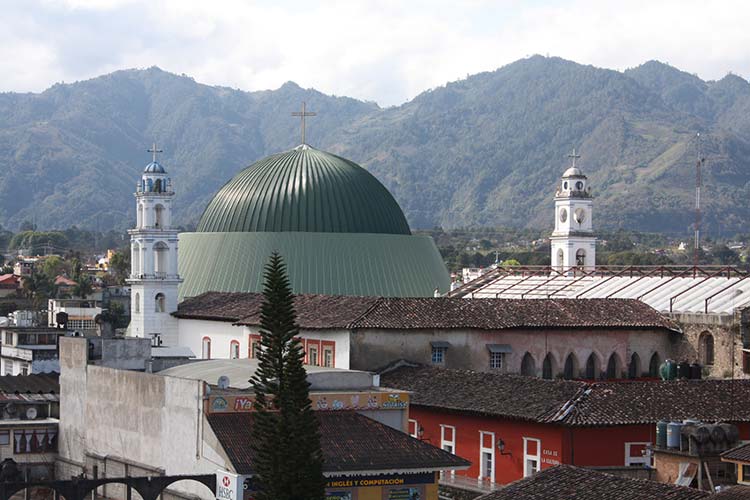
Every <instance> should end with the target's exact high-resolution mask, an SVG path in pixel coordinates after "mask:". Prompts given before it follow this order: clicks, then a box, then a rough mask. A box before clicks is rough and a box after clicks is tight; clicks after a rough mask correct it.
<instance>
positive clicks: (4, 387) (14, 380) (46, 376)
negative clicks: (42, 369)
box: [0, 373, 60, 394]
mask: <svg viewBox="0 0 750 500" xmlns="http://www.w3.org/2000/svg"><path fill="white" fill-rule="evenodd" d="M0 394H60V374H59V373H35V374H32V375H3V376H0Z"/></svg>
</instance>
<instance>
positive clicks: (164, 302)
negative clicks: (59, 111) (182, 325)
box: [128, 145, 182, 346]
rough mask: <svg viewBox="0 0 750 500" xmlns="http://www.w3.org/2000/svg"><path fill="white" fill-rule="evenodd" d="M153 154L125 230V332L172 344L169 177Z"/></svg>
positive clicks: (173, 237) (173, 254) (173, 256)
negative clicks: (127, 294)
mask: <svg viewBox="0 0 750 500" xmlns="http://www.w3.org/2000/svg"><path fill="white" fill-rule="evenodd" d="M152 152H153V155H154V156H153V160H152V162H151V163H149V164H148V165H146V168H145V170H144V171H143V175H142V176H141V180H140V182H139V183H138V186H137V188H136V193H135V199H136V213H137V218H136V227H135V229H131V230H130V231H128V233H129V234H130V278H129V279H128V283H129V284H130V288H131V308H130V327H129V333H128V334H129V335H131V336H133V337H145V338H149V339H150V338H155V339H156V340H155V341H154V342H155V343H156V344H160V343H163V344H164V345H169V346H173V345H177V321H176V320H175V319H174V318H173V317H172V316H170V314H169V313H171V312H173V311H176V310H177V286H178V285H179V284H180V283H181V282H182V279H181V278H180V275H179V273H178V272H177V229H176V228H173V227H172V198H174V191H173V190H172V180H171V179H170V178H169V176H168V175H167V171H166V169H165V168H164V167H163V166H162V165H161V164H160V163H158V162H157V161H156V153H157V152H158V151H157V149H156V145H154V146H153V149H152Z"/></svg>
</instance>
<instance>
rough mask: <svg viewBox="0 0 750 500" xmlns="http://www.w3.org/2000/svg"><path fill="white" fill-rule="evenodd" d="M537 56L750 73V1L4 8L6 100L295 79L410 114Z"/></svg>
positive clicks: (7, 2)
mask: <svg viewBox="0 0 750 500" xmlns="http://www.w3.org/2000/svg"><path fill="white" fill-rule="evenodd" d="M532 54H549V55H555V56H560V57H564V58H566V59H572V60H575V61H577V62H580V63H586V64H593V65H595V66H601V67H606V68H612V69H619V70H622V69H625V68H629V67H633V66H636V65H638V64H640V63H642V62H645V61H647V60H649V59H659V60H661V61H664V62H668V63H670V64H672V65H673V66H676V67H678V68H680V69H683V70H685V71H688V72H691V73H697V74H698V75H699V76H700V77H702V78H704V79H717V78H721V77H722V76H724V75H725V74H726V73H727V72H729V71H731V72H733V73H736V74H739V75H741V76H743V77H745V78H747V77H748V76H750V2H747V1H717V0H715V1H712V2H709V1H706V0H701V1H691V0H663V1H662V0H650V1H634V0H619V1H613V2H608V1H604V0H574V1H513V0H507V1H501V0H498V1H484V0H467V1H463V2H462V1H459V0H453V1H442V0H429V1H424V2H422V1H417V0H400V1H392V2H391V1H375V0H370V1H360V0H345V1H333V0H331V1H317V2H316V1H313V0H308V1H299V2H298V1H291V0H290V1H281V0H277V1H267V2H252V1H249V0H150V1H145V0H3V2H2V16H0V75H2V78H0V90H2V91H8V90H12V91H40V90H43V89H45V88H47V87H49V86H50V85H52V84H53V83H55V82H60V81H65V82H72V81H75V80H82V79H87V78H91V77H94V76H97V75H100V74H103V73H108V72H111V71H114V70H117V69H122V68H133V67H136V68H145V67H149V66H153V65H156V66H159V67H161V68H163V69H165V70H169V71H172V72H175V73H185V74H188V75H190V76H192V77H194V78H195V79H196V80H198V81H199V82H203V83H209V84H220V85H227V86H231V87H238V88H241V89H243V90H262V89H268V88H277V87H279V86H280V85H281V84H282V83H284V82H285V81H288V80H293V81H295V82H297V83H298V84H300V85H301V86H303V87H315V88H316V89H318V90H321V91H323V92H325V93H328V94H336V95H348V96H352V97H357V98H360V99H368V100H373V101H376V102H378V103H379V104H381V105H384V106H386V105H393V104H400V103H402V102H404V101H405V100H408V99H411V98H412V97H414V96H415V95H416V94H418V93H420V92H421V91H423V90H426V89H429V88H431V87H436V86H439V85H442V84H444V83H446V82H448V81H453V80H456V79H459V78H463V77H465V76H466V75H467V74H470V73H471V74H473V73H477V72H480V71H487V70H493V69H496V68H498V67H500V66H503V65H505V64H507V63H510V62H512V61H514V60H517V59H520V58H522V57H525V56H528V55H532Z"/></svg>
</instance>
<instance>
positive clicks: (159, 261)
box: [154, 241, 169, 278]
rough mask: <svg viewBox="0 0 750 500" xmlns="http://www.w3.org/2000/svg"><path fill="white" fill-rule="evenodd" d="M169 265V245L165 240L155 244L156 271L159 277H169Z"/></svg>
mask: <svg viewBox="0 0 750 500" xmlns="http://www.w3.org/2000/svg"><path fill="white" fill-rule="evenodd" d="M168 265H169V247H168V246H167V244H166V243H164V242H163V241H159V242H157V243H156V244H154V273H155V274H156V277H157V278H166V277H167V272H168V271H167V266H168Z"/></svg>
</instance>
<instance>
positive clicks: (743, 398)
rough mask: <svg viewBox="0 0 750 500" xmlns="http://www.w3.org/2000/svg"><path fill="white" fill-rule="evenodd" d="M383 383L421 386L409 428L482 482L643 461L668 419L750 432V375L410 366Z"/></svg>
mask: <svg viewBox="0 0 750 500" xmlns="http://www.w3.org/2000/svg"><path fill="white" fill-rule="evenodd" d="M381 384H382V385H383V386H387V387H394V388H398V389H403V390H408V391H412V392H413V395H412V405H411V408H410V411H409V420H410V422H409V426H410V428H409V431H410V433H411V434H412V435H414V436H416V437H419V438H421V439H423V440H425V441H428V442H430V443H431V444H434V445H436V446H439V447H441V448H443V449H445V450H447V451H451V452H453V453H455V454H457V455H458V456H460V457H462V458H465V459H467V460H469V461H470V462H472V465H471V467H470V468H469V469H468V470H466V471H462V472H458V473H457V474H459V475H466V476H468V478H471V479H476V480H477V481H478V482H480V483H481V482H488V483H491V482H494V483H500V484H505V483H509V482H512V481H515V480H517V479H520V478H522V477H525V476H528V475H531V474H532V473H534V472H536V471H538V470H541V469H546V468H549V467H552V466H554V465H558V464H569V465H577V466H596V467H622V466H638V467H641V466H643V465H644V464H647V463H650V458H649V457H648V456H644V454H643V452H644V450H645V449H646V447H647V445H648V444H650V443H653V442H654V441H655V439H656V436H655V423H656V422H657V421H659V420H683V419H688V418H692V419H699V420H704V421H711V422H712V421H716V420H722V421H728V422H732V423H735V424H736V425H737V426H738V427H739V429H740V439H750V381H734V382H732V381H730V380H692V381H671V382H661V381H625V382H599V383H587V382H579V381H563V380H554V381H552V380H541V379H537V378H533V377H523V376H519V375H507V374H492V373H478V372H471V371H462V370H449V369H435V368H428V367H401V368H397V369H395V370H393V371H390V372H387V373H384V374H382V375H381ZM732 384H733V386H732ZM730 394H731V397H729V395H730Z"/></svg>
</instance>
